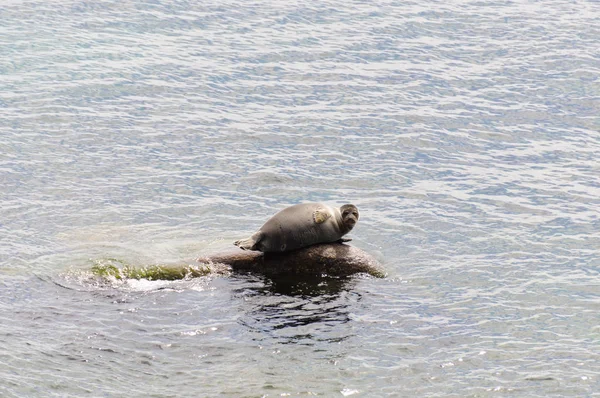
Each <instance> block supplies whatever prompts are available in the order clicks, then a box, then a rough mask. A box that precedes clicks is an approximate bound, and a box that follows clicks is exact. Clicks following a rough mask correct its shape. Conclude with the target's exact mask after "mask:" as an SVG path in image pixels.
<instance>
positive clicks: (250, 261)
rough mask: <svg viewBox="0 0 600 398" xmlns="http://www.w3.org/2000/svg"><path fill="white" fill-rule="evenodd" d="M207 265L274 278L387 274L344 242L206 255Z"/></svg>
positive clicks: (200, 259) (203, 258) (204, 262)
mask: <svg viewBox="0 0 600 398" xmlns="http://www.w3.org/2000/svg"><path fill="white" fill-rule="evenodd" d="M197 261H198V262H200V263H203V264H226V265H229V266H230V267H231V268H232V269H233V270H234V271H251V272H257V273H263V274H270V275H279V274H303V275H322V274H327V275H330V276H349V275H353V274H358V273H366V274H369V275H372V276H375V277H378V278H383V277H385V275H386V272H385V270H384V269H383V267H382V266H381V264H380V263H379V261H377V260H376V259H375V258H373V257H372V256H371V255H369V254H368V253H366V252H365V251H363V250H361V249H359V248H356V247H353V246H349V245H345V244H342V243H322V244H318V245H313V246H309V247H305V248H302V249H298V250H294V251H291V252H284V253H262V252H259V251H249V250H241V249H231V250H229V251H226V252H222V253H216V254H212V255H207V256H202V257H200V258H198V259H197Z"/></svg>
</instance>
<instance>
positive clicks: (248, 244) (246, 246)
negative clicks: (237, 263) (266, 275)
mask: <svg viewBox="0 0 600 398" xmlns="http://www.w3.org/2000/svg"><path fill="white" fill-rule="evenodd" d="M261 238H262V234H258V233H256V234H254V235H252V236H251V237H249V238H247V239H241V240H238V241H236V242H234V243H233V244H234V245H236V246H237V247H239V248H240V249H242V250H258V248H257V245H258V242H260V239H261Z"/></svg>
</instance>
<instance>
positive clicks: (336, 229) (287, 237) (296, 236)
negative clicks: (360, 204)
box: [234, 203, 359, 253]
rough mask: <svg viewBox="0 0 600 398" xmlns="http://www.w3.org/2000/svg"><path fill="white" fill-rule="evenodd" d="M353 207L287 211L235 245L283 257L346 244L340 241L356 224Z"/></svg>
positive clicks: (312, 206) (308, 205)
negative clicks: (323, 245)
mask: <svg viewBox="0 0 600 398" xmlns="http://www.w3.org/2000/svg"><path fill="white" fill-rule="evenodd" d="M358 217H359V214H358V209H357V208H356V206H354V205H352V204H347V205H343V206H342V207H340V208H339V209H338V208H335V207H330V206H327V205H325V204H323V203H302V204H298V205H294V206H290V207H287V208H285V209H283V210H281V211H280V212H279V213H277V214H275V215H274V216H273V217H271V218H270V219H269V220H268V221H267V222H266V223H265V224H264V225H263V226H262V227H260V229H259V230H258V231H256V232H255V233H254V234H252V236H250V237H249V238H247V239H242V240H238V241H237V242H235V243H234V245H236V246H238V247H239V248H241V249H243V250H257V251H261V252H263V253H282V252H288V251H291V250H296V249H300V248H303V247H307V246H310V245H315V244H317V243H331V242H349V241H350V240H351V239H347V238H342V237H343V236H344V235H346V234H347V233H348V232H350V231H351V230H352V228H354V226H355V225H356V223H357V222H358Z"/></svg>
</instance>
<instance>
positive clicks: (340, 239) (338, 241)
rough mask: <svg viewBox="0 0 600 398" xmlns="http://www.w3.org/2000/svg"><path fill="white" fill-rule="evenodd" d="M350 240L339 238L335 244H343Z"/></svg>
mask: <svg viewBox="0 0 600 398" xmlns="http://www.w3.org/2000/svg"><path fill="white" fill-rule="evenodd" d="M351 240H352V238H339V239H338V240H336V242H337V243H345V242H350V241H351Z"/></svg>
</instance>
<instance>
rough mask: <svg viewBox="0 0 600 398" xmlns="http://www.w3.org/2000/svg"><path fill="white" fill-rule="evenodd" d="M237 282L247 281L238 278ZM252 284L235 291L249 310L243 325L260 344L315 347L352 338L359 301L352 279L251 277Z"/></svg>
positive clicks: (243, 319) (242, 322)
mask: <svg viewBox="0 0 600 398" xmlns="http://www.w3.org/2000/svg"><path fill="white" fill-rule="evenodd" d="M237 278H244V277H242V276H237ZM247 278H250V279H252V280H253V283H251V284H248V285H246V286H245V287H244V288H243V289H237V290H234V292H233V294H234V297H237V298H240V299H243V300H244V301H245V303H246V304H247V306H248V308H247V309H246V310H245V312H244V315H243V316H242V318H241V320H240V323H241V324H243V325H244V326H245V327H247V328H249V329H250V330H251V331H253V332H254V334H253V335H254V336H255V339H256V340H258V341H265V340H266V341H269V340H272V339H275V340H277V341H280V342H281V343H294V344H305V345H314V344H316V343H318V342H323V341H325V342H334V341H342V340H344V339H346V338H348V337H349V335H348V334H344V333H348V328H345V327H343V325H344V324H345V323H347V322H349V321H350V317H349V312H350V311H351V308H352V305H354V304H356V303H357V302H358V301H360V296H361V295H360V293H357V292H353V291H352V287H353V286H354V284H355V283H356V282H355V281H354V280H352V279H347V278H332V277H314V276H313V277H298V276H276V277H275V276H273V277H270V278H266V277H263V278H257V277H250V276H248V277H247Z"/></svg>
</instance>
